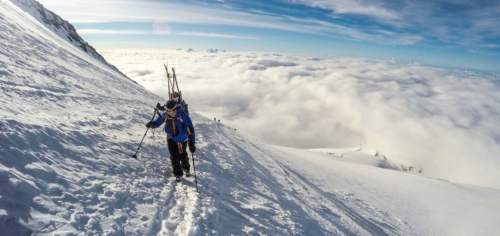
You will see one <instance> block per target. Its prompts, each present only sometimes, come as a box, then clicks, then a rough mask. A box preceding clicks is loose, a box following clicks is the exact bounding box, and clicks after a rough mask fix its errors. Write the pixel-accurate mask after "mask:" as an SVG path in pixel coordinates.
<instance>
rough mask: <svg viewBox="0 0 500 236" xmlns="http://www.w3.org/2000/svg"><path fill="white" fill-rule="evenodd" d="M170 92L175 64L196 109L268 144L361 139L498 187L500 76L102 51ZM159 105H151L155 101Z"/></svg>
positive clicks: (442, 174)
mask: <svg viewBox="0 0 500 236" xmlns="http://www.w3.org/2000/svg"><path fill="white" fill-rule="evenodd" d="M103 54H104V55H105V57H106V58H107V59H109V61H110V62H111V63H113V64H115V65H116V66H117V67H118V68H119V69H120V70H122V71H123V72H124V73H125V74H127V75H129V76H130V77H131V78H132V79H134V80H136V81H138V82H139V83H140V84H142V85H143V86H145V87H146V88H148V89H150V90H151V91H153V92H155V93H157V94H159V95H161V96H164V97H166V93H167V86H166V79H165V71H164V68H163V63H168V64H169V65H172V66H175V68H176V70H177V75H178V78H179V83H180V86H181V88H182V91H183V94H184V98H185V99H186V100H187V101H188V103H189V104H190V109H192V110H194V111H198V112H202V113H204V114H206V115H208V116H209V117H217V118H218V119H221V120H222V121H223V122H224V123H228V124H231V125H232V126H234V127H237V128H239V129H241V130H244V131H245V132H248V133H250V134H252V135H255V136H257V137H260V138H261V139H262V140H265V141H266V142H269V143H272V144H277V145H286V146H293V147H299V148H320V147H329V148H332V147H357V146H362V147H363V148H364V149H370V150H377V151H379V152H381V153H383V154H384V155H386V156H387V157H388V158H390V159H392V160H396V161H399V162H401V163H404V164H407V165H413V166H415V167H417V168H422V169H423V173H424V174H426V175H428V176H433V177H439V178H443V179H448V180H451V181H457V182H462V183H471V184H478V185H483V186H490V187H500V171H499V170H500V123H499V121H500V77H499V76H498V75H495V74H488V73H481V72H471V71H462V70H460V71H459V70H450V69H443V68H433V67H426V66H421V65H418V64H401V63H397V62H394V61H387V60H374V59H366V58H326V59H325V58H311V57H303V56H291V55H283V54H272V53H236V52H217V51H214V50H210V51H207V52H205V51H192V50H189V51H188V50H167V49H162V50H157V49H154V50H153V49H150V50H149V49H148V50H146V49H140V50H139V49H138V50H131V49H128V50H105V51H103ZM152 105H153V104H152Z"/></svg>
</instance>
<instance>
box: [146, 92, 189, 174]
mask: <svg viewBox="0 0 500 236" xmlns="http://www.w3.org/2000/svg"><path fill="white" fill-rule="evenodd" d="M163 123H165V128H164V129H165V133H166V134H167V143H168V151H169V153H170V160H171V162H172V168H173V170H174V176H175V179H176V180H177V181H180V180H181V177H182V175H183V173H184V174H185V175H186V177H190V176H191V173H190V171H189V169H190V165H189V159H188V155H187V152H186V148H187V146H189V151H190V152H191V153H194V152H195V151H196V146H195V133H194V127H193V122H192V121H191V118H190V117H189V114H188V113H187V111H186V109H185V108H184V105H183V103H181V102H178V101H177V100H169V101H168V102H167V103H166V105H165V112H161V113H160V115H159V116H158V117H157V118H156V119H155V120H153V121H150V122H148V123H147V124H146V127H148V128H158V127H160V126H161V125H162V124H163Z"/></svg>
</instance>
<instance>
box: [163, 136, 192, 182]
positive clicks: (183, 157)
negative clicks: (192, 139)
mask: <svg viewBox="0 0 500 236" xmlns="http://www.w3.org/2000/svg"><path fill="white" fill-rule="evenodd" d="M167 143H168V151H169V152H170V161H171V162H172V168H173V169H174V175H175V176H176V177H177V176H182V174H183V170H184V172H186V173H189V168H190V166H189V159H188V154H187V152H186V147H187V141H185V142H183V143H182V145H178V144H177V142H175V141H174V140H172V139H167Z"/></svg>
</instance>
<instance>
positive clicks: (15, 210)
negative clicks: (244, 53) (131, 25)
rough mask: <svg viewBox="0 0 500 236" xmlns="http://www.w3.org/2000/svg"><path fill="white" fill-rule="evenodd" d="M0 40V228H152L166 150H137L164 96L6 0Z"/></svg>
mask: <svg viewBox="0 0 500 236" xmlns="http://www.w3.org/2000/svg"><path fill="white" fill-rule="evenodd" d="M0 42H1V43H0V88H1V93H0V107H1V108H0V234H1V235H28V234H52V233H54V234H65V233H68V234H69V235H71V234H77V233H78V232H80V233H81V232H85V234H94V235H99V234H123V233H124V232H128V233H131V234H136V235H142V234H144V233H146V232H147V230H148V229H149V222H150V221H151V219H152V218H151V217H152V215H151V214H150V212H151V211H154V210H155V209H156V208H157V206H158V205H160V203H161V202H160V199H161V196H162V195H161V194H162V193H161V191H162V190H163V186H164V179H163V177H162V175H161V174H160V173H161V172H160V171H158V168H160V167H161V165H160V164H161V163H164V162H163V161H159V159H164V154H165V152H166V150H165V148H164V147H163V145H162V144H161V142H156V143H153V142H151V141H148V140H146V145H145V147H144V152H143V158H144V159H142V160H141V161H136V160H132V159H131V158H130V157H129V155H131V154H133V152H134V150H135V147H136V145H137V143H138V140H139V139H140V137H141V135H142V133H143V132H144V130H145V129H144V123H145V122H146V121H147V120H148V119H150V116H151V115H152V111H153V110H152V108H151V107H150V105H151V104H155V102H156V101H157V97H155V96H154V95H152V94H150V93H149V92H147V91H146V90H145V89H144V88H143V87H141V86H139V85H137V84H136V83H135V82H133V81H131V80H128V79H126V78H125V77H123V76H122V75H120V74H119V73H117V72H116V71H114V70H113V69H112V68H110V67H108V66H107V65H105V64H103V63H102V62H100V61H98V60H95V59H94V58H93V57H91V56H89V55H88V54H86V53H84V52H83V51H81V50H80V49H79V48H77V47H75V46H74V45H72V44H70V43H69V42H68V41H66V40H65V39H62V38H60V36H59V35H57V34H55V33H54V32H53V31H51V30H49V29H47V28H46V26H45V25H43V24H41V23H40V22H39V21H37V20H36V19H34V18H32V17H31V16H30V15H29V14H27V13H25V12H23V11H22V10H20V9H19V8H18V7H17V6H15V5H14V4H13V3H12V2H10V1H5V0H2V1H0ZM153 153H154V155H153ZM152 157H158V158H152Z"/></svg>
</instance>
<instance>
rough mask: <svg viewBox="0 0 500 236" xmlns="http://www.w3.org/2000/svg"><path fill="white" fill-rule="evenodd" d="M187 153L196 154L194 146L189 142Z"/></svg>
mask: <svg viewBox="0 0 500 236" xmlns="http://www.w3.org/2000/svg"><path fill="white" fill-rule="evenodd" d="M189 151H190V152H191V153H194V152H196V146H195V145H194V143H191V142H190V143H189Z"/></svg>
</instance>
